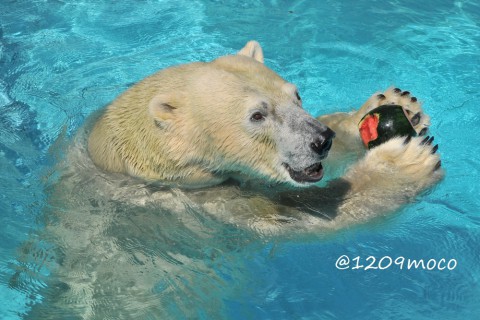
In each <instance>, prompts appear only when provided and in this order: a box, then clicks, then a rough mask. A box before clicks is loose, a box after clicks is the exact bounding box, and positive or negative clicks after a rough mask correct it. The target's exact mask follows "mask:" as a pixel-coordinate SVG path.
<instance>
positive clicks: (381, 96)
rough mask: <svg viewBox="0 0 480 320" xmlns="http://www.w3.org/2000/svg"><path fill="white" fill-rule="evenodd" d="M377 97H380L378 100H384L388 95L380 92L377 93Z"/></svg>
mask: <svg viewBox="0 0 480 320" xmlns="http://www.w3.org/2000/svg"><path fill="white" fill-rule="evenodd" d="M377 98H378V100H383V99H385V98H386V97H385V95H384V94H382V93H380V94H377Z"/></svg>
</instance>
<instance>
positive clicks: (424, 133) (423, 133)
mask: <svg viewBox="0 0 480 320" xmlns="http://www.w3.org/2000/svg"><path fill="white" fill-rule="evenodd" d="M427 131H428V128H423V129H422V130H420V133H419V134H418V135H419V136H424V135H426V134H427Z"/></svg>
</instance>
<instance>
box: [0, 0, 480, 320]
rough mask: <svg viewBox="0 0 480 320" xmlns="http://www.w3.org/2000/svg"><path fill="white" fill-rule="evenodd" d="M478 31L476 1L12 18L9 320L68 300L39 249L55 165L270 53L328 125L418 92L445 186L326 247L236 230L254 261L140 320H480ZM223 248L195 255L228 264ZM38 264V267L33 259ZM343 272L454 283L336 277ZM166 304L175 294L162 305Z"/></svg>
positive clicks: (223, 268)
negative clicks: (118, 111) (185, 78)
mask: <svg viewBox="0 0 480 320" xmlns="http://www.w3.org/2000/svg"><path fill="white" fill-rule="evenodd" d="M479 21H480V4H479V3H478V1H474V0H471V1H461V0H458V1H446V0H442V1H434V0H426V1H422V2H419V1H413V0H412V1H393V0H390V1H371V0H369V1H298V2H295V3H293V2H291V1H283V0H270V1H267V0H255V1H254V0H247V1H219V0H210V1H208V0H197V1H187V0H185V1H181V0H179V1H162V0H158V1H122V2H120V3H114V4H112V3H109V2H104V3H101V2H97V1H82V2H79V1H7V0H1V1H0V170H1V173H0V209H1V211H0V218H1V223H0V301H2V303H1V304H0V318H2V319H23V318H30V319H31V318H33V319H35V318H39V317H36V316H35V314H36V313H35V312H34V311H35V309H36V308H38V307H39V306H41V305H45V308H44V309H42V310H43V311H42V312H43V313H41V314H42V315H43V316H42V317H40V318H42V319H43V318H44V317H47V316H51V317H52V318H55V315H56V312H57V311H56V310H53V309H52V310H51V314H49V312H48V304H49V303H51V301H52V299H54V298H52V296H55V292H56V289H58V288H57V287H56V286H55V279H53V278H55V275H54V274H52V273H51V269H52V268H51V267H50V266H54V265H55V263H54V262H52V261H50V260H51V259H52V258H51V256H50V255H49V254H47V253H48V252H50V251H49V250H50V248H51V246H52V244H51V243H49V242H48V241H46V240H45V239H44V238H41V237H40V236H39V234H41V233H42V232H41V231H42V230H43V229H44V228H45V226H46V225H48V223H49V222H48V221H45V219H44V216H43V214H42V213H43V212H44V210H45V206H46V198H47V195H46V193H45V183H46V181H47V180H49V179H50V177H51V176H52V175H55V169H54V168H55V164H56V163H57V161H58V159H57V158H56V156H55V152H53V151H52V150H56V149H58V148H60V147H58V145H59V144H62V143H63V141H65V140H67V143H68V141H69V140H68V139H69V137H71V136H72V135H73V134H74V133H75V132H76V130H77V129H78V128H79V127H80V126H81V125H82V124H83V123H84V121H85V119H86V117H87V116H88V115H90V114H92V112H94V111H95V110H98V109H100V108H102V107H103V106H105V105H106V104H107V103H108V102H109V101H111V100H112V99H114V98H115V96H117V95H118V94H119V93H121V92H122V91H124V90H125V89H126V88H127V87H129V86H130V85H131V84H132V83H134V82H136V81H138V80H140V79H142V78H143V77H145V76H147V75H149V74H151V73H153V72H155V71H156V70H158V69H161V68H164V67H167V66H170V65H173V64H178V63H185V62H191V61H198V60H202V61H207V60H211V59H214V58H216V57H217V56H220V55H224V54H230V53H234V52H235V51H236V50H238V49H240V48H241V47H242V46H243V45H244V43H245V42H246V41H247V40H249V39H256V40H258V41H259V42H260V43H261V44H262V46H263V48H264V53H265V57H266V64H267V65H268V66H269V67H271V68H272V69H273V70H275V71H277V72H278V73H279V74H280V75H282V76H283V77H284V78H286V79H287V80H289V81H291V82H293V83H295V84H296V85H297V86H298V87H299V89H300V92H301V94H302V97H303V100H304V105H305V108H306V109H307V110H308V111H310V112H311V113H312V114H314V115H320V114H324V113H329V112H334V111H347V110H350V109H353V108H357V107H358V106H359V105H360V104H361V103H362V102H363V101H364V100H365V99H367V98H368V96H369V95H370V94H372V93H373V92H375V91H378V90H383V89H385V88H387V87H388V86H390V85H395V86H398V87H400V88H402V89H406V90H410V91H412V92H413V93H414V94H415V95H416V96H417V97H419V99H420V100H421V101H423V103H424V105H423V106H424V109H425V110H426V112H427V113H428V114H429V115H430V116H431V118H432V126H431V132H432V134H434V136H435V140H436V141H437V142H438V143H439V145H440V152H441V156H442V163H443V166H444V168H445V170H446V172H447V175H446V178H445V179H444V180H443V181H442V182H441V183H440V184H439V185H438V186H436V187H435V188H433V189H432V190H430V191H429V192H427V193H425V194H424V195H422V196H421V197H419V199H418V200H417V201H416V202H415V203H412V204H410V205H408V206H407V207H405V208H403V209H401V210H399V211H398V212H397V213H395V214H392V215H391V216H389V217H388V218H386V219H383V220H381V221H380V222H375V223H370V224H366V225H362V226H359V227H356V228H352V229H348V230H344V231H341V232H339V233H337V234H335V235H331V236H329V237H327V238H322V237H318V238H315V239H309V240H302V241H292V240H289V239H288V238H287V239H283V240H282V239H278V238H275V239H269V238H268V237H267V238H261V237H258V238H252V239H246V238H245V236H244V235H243V234H242V233H241V232H240V231H236V230H231V231H229V232H231V233H229V234H230V235H231V237H232V238H238V239H241V240H239V242H241V244H239V245H238V246H237V245H236V244H235V243H234V241H232V250H231V252H225V253H224V255H222V256H221V258H217V259H215V263H211V264H209V265H208V268H207V270H209V271H208V272H205V271H202V270H204V269H199V270H200V271H198V270H188V271H189V272H190V271H191V272H192V275H191V277H192V278H191V279H193V280H192V282H191V283H189V284H188V285H187V284H185V285H184V286H179V285H178V281H177V280H178V278H175V277H174V276H172V277H165V278H164V279H166V281H165V283H162V282H159V283H158V284H157V285H156V286H155V288H156V289H155V290H153V291H152V292H149V293H146V294H151V295H148V296H146V297H145V299H150V300H148V302H149V303H146V304H145V305H144V306H145V310H143V311H142V312H144V313H142V314H143V315H144V316H142V318H144V319H153V318H155V315H156V314H162V315H163V316H165V315H166V316H168V317H169V318H179V319H182V318H186V317H187V316H186V314H187V313H186V312H185V310H184V309H185V308H188V309H189V312H190V313H188V314H190V315H192V314H193V315H195V318H203V319H211V318H228V319H353V318H355V319H462V320H466V319H478V318H479V315H480V249H479V247H480V230H479V227H480V200H479V195H480V187H479V182H478V181H480V161H479V157H480V138H479V137H480V135H479V134H478V130H479V129H480V125H479V121H480V109H479V107H478V105H479V103H480V90H479V88H480V25H479ZM59 137H60V138H59ZM174 233H175V232H173V233H172V234H169V235H168V236H169V237H174V236H175V234H174ZM183 235H184V234H181V236H183ZM225 237H228V235H227V234H226V235H225ZM242 237H244V238H242ZM168 239H172V238H168ZM189 239H190V241H198V239H197V240H195V239H193V238H189ZM127 240H129V239H125V241H127ZM179 241H180V242H181V241H184V238H182V239H181V240H179ZM217 241H222V239H217ZM127 242H128V241H127ZM172 243H173V244H171V246H175V244H174V242H172ZM148 244H151V246H152V248H153V247H155V250H156V251H155V252H160V251H161V250H162V248H163V249H165V248H168V247H167V246H163V247H162V246H161V245H159V244H157V243H155V242H154V241H153V242H152V241H148V240H145V241H144V242H143V243H141V245H143V246H144V249H145V248H146V247H147V245H148ZM218 244H219V243H216V242H215V239H213V240H210V241H209V242H208V243H201V244H193V245H192V247H194V248H193V249H192V250H196V249H195V248H197V247H201V246H203V247H202V249H201V250H203V251H202V252H203V253H205V252H207V253H208V252H210V251H211V252H210V253H211V254H214V253H215V248H216V245H218ZM33 247H35V248H42V250H38V251H35V252H39V254H37V255H33V258H25V257H24V256H26V255H27V256H28V253H29V252H31V251H32V250H30V249H31V248H33ZM197 249H198V248H197ZM52 250H53V249H52ZM145 250H147V249H145ZM165 250H167V249H165ZM168 250H169V249H168ZM209 250H210V251H209ZM153 251H154V250H153V249H152V252H153ZM42 253H43V254H42ZM342 255H348V256H349V257H350V258H352V259H353V258H355V257H357V256H359V257H361V258H362V259H366V258H367V257H368V256H374V257H376V258H377V259H378V260H379V259H380V258H382V257H384V256H389V257H392V258H393V259H395V258H397V257H405V258H406V259H426V260H428V259H430V258H432V259H436V260H437V261H439V260H440V259H442V258H445V259H447V261H449V260H450V259H455V261H456V262H457V265H456V267H455V268H454V269H453V270H447V269H445V270H431V271H428V270H415V269H410V270H408V269H406V268H403V269H400V268H399V267H398V266H397V267H391V268H387V269H385V270H378V269H377V270H352V269H349V270H339V269H337V268H336V267H335V262H336V260H337V258H339V257H340V256H342ZM78 264H80V265H81V264H82V260H81V257H80V258H79V260H78ZM107 266H109V265H107ZM110 267H111V268H112V270H111V272H113V273H114V272H115V266H114V265H111V266H110ZM185 268H187V267H185ZM210 271H211V273H209V272H210ZM71 276H72V277H74V276H75V274H72V275H71ZM78 276H79V277H80V276H81V275H78ZM92 276H93V275H89V277H92ZM184 282H186V280H185V281H184ZM176 285H177V287H176ZM165 287H170V288H173V292H174V293H172V295H167V294H165V295H162V294H160V293H162V292H166V291H164V288H165ZM175 288H177V289H178V290H177V291H175ZM60 291H61V290H60ZM95 294H100V293H95ZM118 294H119V297H112V301H114V300H115V299H120V300H123V301H124V303H125V305H128V303H129V301H131V299H132V298H133V297H132V296H128V294H124V293H118ZM142 294H143V293H142ZM172 297H173V298H172ZM162 299H171V303H169V304H165V303H163V302H162V303H161V300H162ZM186 300H188V303H185V301H186ZM70 302H71V305H72V306H73V305H74V304H75V301H70ZM157 305H162V306H163V305H167V306H168V307H167V308H166V309H164V310H162V311H158V310H157V309H156V306H157ZM96 308H97V309H95V312H94V313H90V314H86V315H85V313H84V315H85V318H95V315H97V316H98V317H100V316H99V315H100V314H108V309H109V308H113V304H109V300H108V299H106V300H105V301H102V303H101V304H99V305H97V306H96ZM131 308H132V310H133V309H134V308H135V306H132V307H131ZM148 308H150V310H149V309H148ZM45 310H47V311H45ZM40 318H39V319H40ZM72 319H76V318H75V316H74V313H73V311H72ZM135 319H138V317H137V318H135Z"/></svg>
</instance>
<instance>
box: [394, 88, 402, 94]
mask: <svg viewBox="0 0 480 320" xmlns="http://www.w3.org/2000/svg"><path fill="white" fill-rule="evenodd" d="M401 91H402V90H400V89H398V88H395V89H393V92H395V93H399V92H401Z"/></svg>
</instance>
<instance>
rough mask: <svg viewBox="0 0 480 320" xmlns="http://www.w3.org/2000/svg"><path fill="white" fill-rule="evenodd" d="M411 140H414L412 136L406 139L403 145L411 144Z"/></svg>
mask: <svg viewBox="0 0 480 320" xmlns="http://www.w3.org/2000/svg"><path fill="white" fill-rule="evenodd" d="M411 140H412V136H407V137H406V138H405V141H403V144H409V143H410V141H411Z"/></svg>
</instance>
